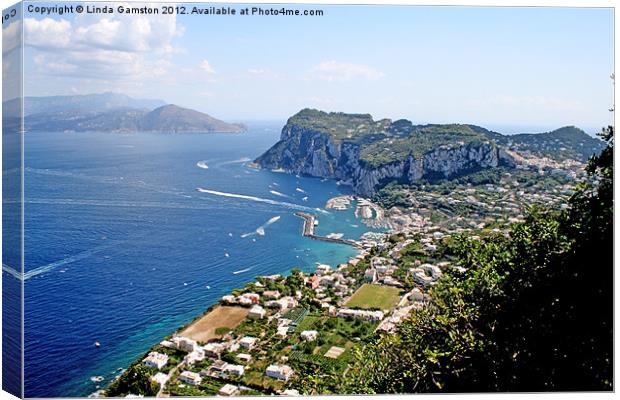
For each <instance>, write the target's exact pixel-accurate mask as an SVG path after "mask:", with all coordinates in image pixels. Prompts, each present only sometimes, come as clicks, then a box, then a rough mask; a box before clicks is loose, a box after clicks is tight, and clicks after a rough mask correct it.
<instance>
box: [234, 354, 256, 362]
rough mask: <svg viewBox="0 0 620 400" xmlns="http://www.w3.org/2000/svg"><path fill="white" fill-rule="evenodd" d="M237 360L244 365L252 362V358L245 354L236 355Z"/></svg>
mask: <svg viewBox="0 0 620 400" xmlns="http://www.w3.org/2000/svg"><path fill="white" fill-rule="evenodd" d="M237 358H238V359H239V360H241V361H243V362H244V363H249V362H250V361H252V356H251V355H249V354H246V353H239V354H237Z"/></svg>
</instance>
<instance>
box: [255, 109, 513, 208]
mask: <svg viewBox="0 0 620 400" xmlns="http://www.w3.org/2000/svg"><path fill="white" fill-rule="evenodd" d="M255 162H256V164H257V165H259V166H260V167H262V168H267V169H284V170H286V171H289V172H294V173H297V174H305V175H310V176H316V177H323V178H332V179H338V180H340V181H343V182H345V183H347V184H350V185H351V186H352V187H353V189H354V190H355V192H356V193H358V194H360V195H363V196H371V195H372V194H374V193H375V191H376V190H378V189H379V188H381V187H382V186H383V185H385V184H387V183H388V182H391V181H395V180H396V181H399V182H400V183H413V182H415V181H419V180H421V179H427V180H431V181H432V180H434V179H444V178H448V179H449V178H453V177H456V176H460V175H463V174H466V173H469V172H473V171H477V170H480V169H485V168H490V167H497V166H500V165H506V166H514V162H513V160H512V158H511V157H510V156H508V155H507V154H506V153H505V152H504V151H503V150H502V148H500V147H499V146H498V145H497V144H496V143H495V142H494V141H493V140H492V139H490V138H489V137H488V136H486V135H484V134H483V133H480V132H476V131H475V130H473V129H470V128H469V127H468V126H467V125H433V126H428V125H427V126H417V127H416V126H414V125H412V124H411V123H410V122H408V121H405V120H399V121H396V122H394V123H392V122H391V121H390V120H380V121H373V120H372V118H371V117H370V116H369V115H366V114H342V113H329V114H327V113H323V112H320V111H316V110H302V111H301V112H300V113H298V114H297V115H295V116H293V117H291V118H290V119H289V120H288V122H287V124H286V125H285V126H284V128H283V129H282V134H281V137H280V141H279V142H278V143H276V144H275V145H274V146H273V147H272V148H271V149H269V150H268V151H267V152H265V153H264V154H263V155H261V156H260V157H258V158H257V159H256V161H255Z"/></svg>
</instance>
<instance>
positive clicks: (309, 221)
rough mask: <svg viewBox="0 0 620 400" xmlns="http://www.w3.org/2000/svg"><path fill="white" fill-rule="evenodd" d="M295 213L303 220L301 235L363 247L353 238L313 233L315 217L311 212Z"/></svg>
mask: <svg viewBox="0 0 620 400" xmlns="http://www.w3.org/2000/svg"><path fill="white" fill-rule="evenodd" d="M295 215H296V216H298V217H300V218H302V219H303V220H304V225H303V228H302V235H303V236H306V237H309V238H310V239H314V240H321V241H323V242H331V243H339V244H346V245H348V246H353V247H356V248H358V249H363V247H362V246H361V245H360V244H359V243H357V242H356V241H355V240H351V239H337V238H329V237H325V236H319V235H315V234H314V222H315V220H316V217H315V216H314V215H312V214H308V213H305V212H301V211H300V212H296V213H295Z"/></svg>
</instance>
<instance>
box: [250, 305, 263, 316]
mask: <svg viewBox="0 0 620 400" xmlns="http://www.w3.org/2000/svg"><path fill="white" fill-rule="evenodd" d="M265 314H266V311H265V309H264V308H263V307H261V306H259V305H255V306H254V307H252V308H251V309H250V312H249V313H248V316H249V317H250V318H258V319H263V318H265Z"/></svg>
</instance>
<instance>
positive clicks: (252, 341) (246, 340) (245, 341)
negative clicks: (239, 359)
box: [239, 336, 258, 350]
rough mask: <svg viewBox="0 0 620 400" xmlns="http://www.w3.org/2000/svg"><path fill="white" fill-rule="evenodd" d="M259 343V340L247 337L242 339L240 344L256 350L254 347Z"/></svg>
mask: <svg viewBox="0 0 620 400" xmlns="http://www.w3.org/2000/svg"><path fill="white" fill-rule="evenodd" d="M257 341H258V339H257V338H255V337H252V336H245V337H243V338H241V340H239V344H240V345H241V347H243V348H246V349H248V350H251V349H253V348H254V346H256V342H257Z"/></svg>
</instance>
